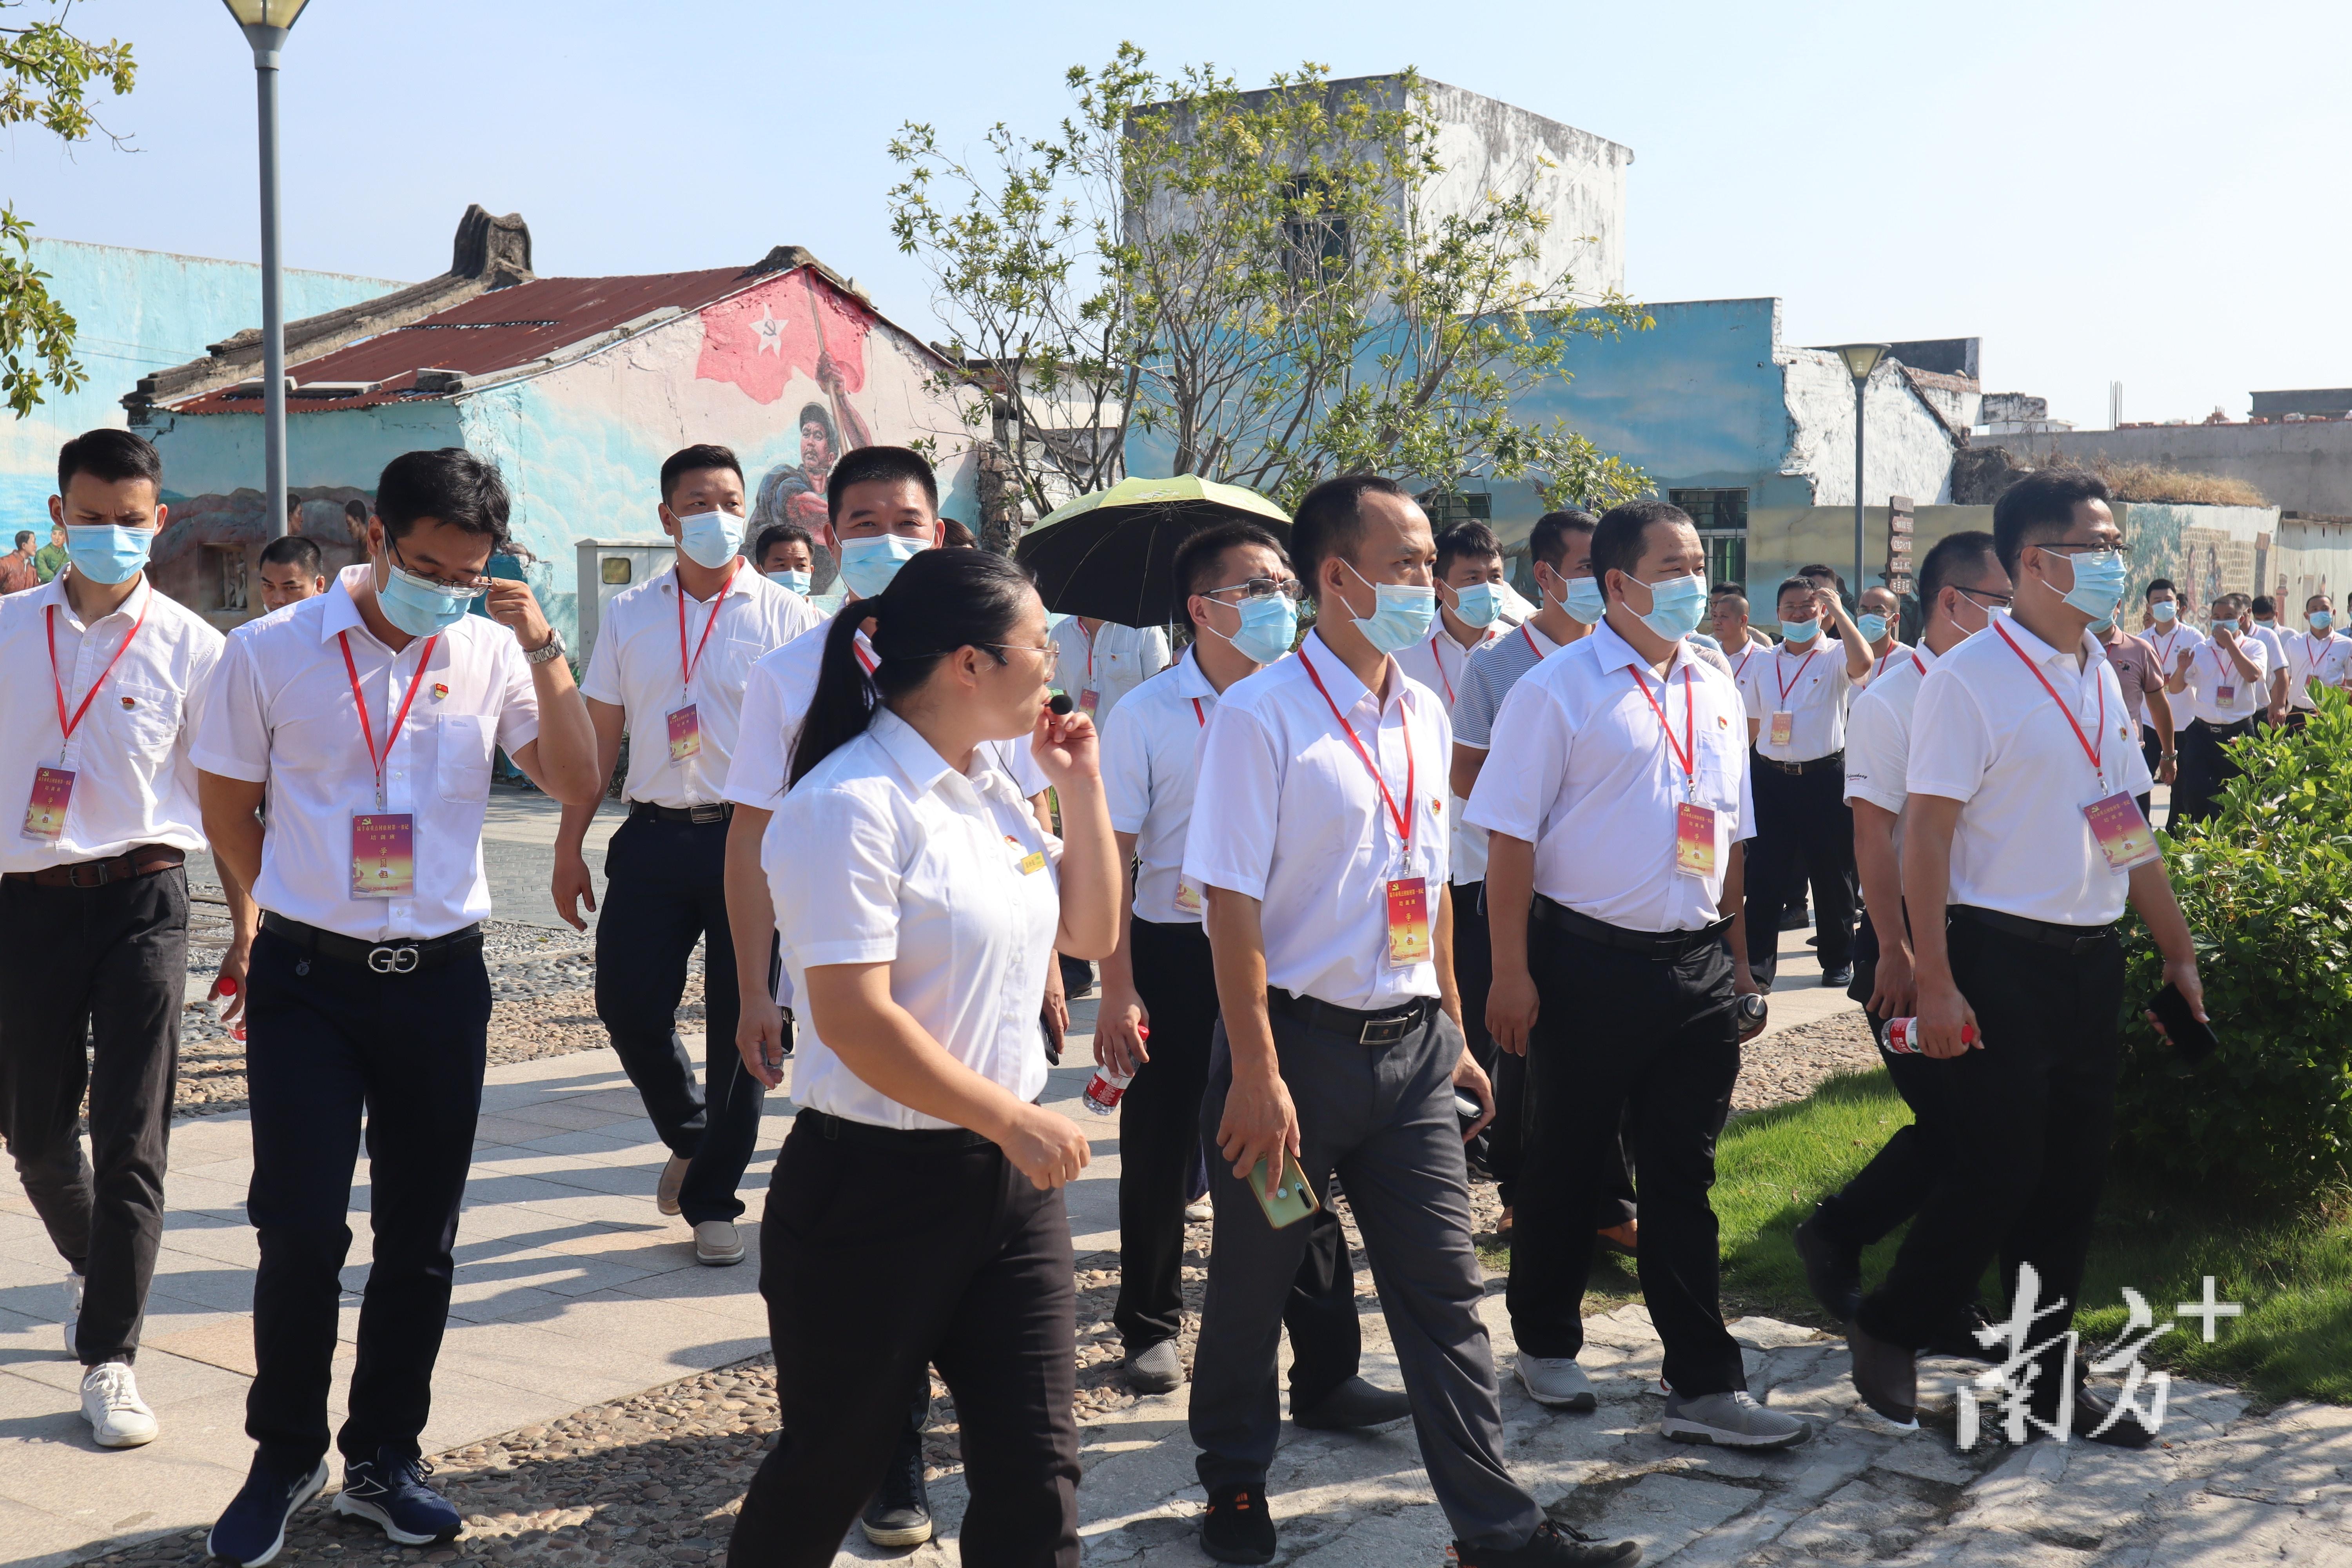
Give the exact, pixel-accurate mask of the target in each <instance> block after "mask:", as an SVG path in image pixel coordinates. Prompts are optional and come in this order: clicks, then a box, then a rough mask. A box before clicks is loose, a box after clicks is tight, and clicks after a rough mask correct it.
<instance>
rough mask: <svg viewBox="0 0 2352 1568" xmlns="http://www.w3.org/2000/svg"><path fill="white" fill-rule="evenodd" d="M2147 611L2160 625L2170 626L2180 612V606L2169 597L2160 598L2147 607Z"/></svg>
mask: <svg viewBox="0 0 2352 1568" xmlns="http://www.w3.org/2000/svg"><path fill="white" fill-rule="evenodd" d="M2147 613H2148V614H2149V615H2150V616H2154V617H2155V618H2156V624H2157V625H2158V626H2170V625H2171V624H2172V617H2173V616H2177V615H2179V613H2180V607H2179V605H2175V604H2174V603H2173V602H2172V601H2171V600H2169V599H2158V601H2157V602H2156V603H2155V604H2153V605H2149V606H2148V607H2147Z"/></svg>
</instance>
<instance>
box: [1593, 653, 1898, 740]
mask: <svg viewBox="0 0 2352 1568" xmlns="http://www.w3.org/2000/svg"><path fill="white" fill-rule="evenodd" d="M1621 640H1622V639H1621ZM1739 684H1740V689H1741V694H1742V696H1743V697H1744V698H1745V699H1746V701H1747V707H1748V717H1749V718H1751V719H1754V720H1756V721H1758V723H1759V725H1760V728H1759V729H1758V730H1757V731H1756V749H1757V751H1758V752H1760V753H1762V754H1763V755H1765V756H1767V757H1769V758H1771V759H1772V760H1773V761H1774V762H1776V763H1810V762H1811V761H1812V760H1813V759H1815V758H1816V757H1826V756H1828V755H1829V754H1830V753H1831V752H1834V751H1837V750H1839V749H1841V748H1842V747H1843V746H1844V744H1845V713H1846V704H1847V703H1848V702H1850V701H1852V700H1853V691H1854V685H1853V679H1852V678H1851V677H1849V676H1848V675H1847V674H1846V672H1845V648H1844V646H1843V644H1840V643H1835V642H1832V641H1831V640H1830V639H1829V638H1827V637H1814V638H1813V640H1812V644H1811V647H1809V648H1808V649H1807V650H1806V651H1805V652H1803V653H1792V652H1790V648H1789V645H1788V644H1786V643H1782V644H1780V646H1779V647H1776V648H1774V649H1773V650H1772V651H1771V652H1769V653H1764V652H1760V651H1759V653H1758V654H1757V655H1756V657H1755V658H1752V659H1749V660H1748V662H1747V665H1746V667H1745V672H1744V673H1743V674H1742V675H1741V676H1740V677H1739ZM1783 712H1785V713H1788V714H1790V716H1791V717H1790V728H1789V740H1788V742H1787V743H1786V744H1775V743H1774V742H1773V740H1772V715H1773V714H1775V713H1783Z"/></svg>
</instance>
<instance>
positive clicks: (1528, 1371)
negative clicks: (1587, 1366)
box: [1517, 1351, 1601, 1410]
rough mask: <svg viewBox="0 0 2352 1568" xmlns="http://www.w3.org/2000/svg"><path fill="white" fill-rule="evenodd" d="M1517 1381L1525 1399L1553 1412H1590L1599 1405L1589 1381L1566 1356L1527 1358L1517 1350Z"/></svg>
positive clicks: (1526, 1355)
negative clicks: (1526, 1393) (1546, 1407)
mask: <svg viewBox="0 0 2352 1568" xmlns="http://www.w3.org/2000/svg"><path fill="white" fill-rule="evenodd" d="M1517 1366H1518V1373H1519V1381H1520V1382H1521V1383H1522V1384H1526V1385H1527V1390H1528V1398H1529V1399H1532V1400H1534V1401H1535V1402H1536V1403H1537V1404H1538V1405H1547V1406H1549V1407H1550V1408H1551V1409H1554V1410H1591V1409H1592V1408H1593V1407H1595V1406H1596V1405H1599V1404H1600V1403H1601V1398H1600V1395H1598V1394H1594V1393H1593V1392H1592V1380H1591V1378H1589V1377H1587V1376H1585V1375H1584V1369H1583V1368H1582V1367H1580V1366H1579V1365H1577V1364H1576V1358H1575V1357H1574V1356H1568V1355H1529V1354H1528V1352H1525V1351H1521V1352H1519V1353H1518V1357H1517Z"/></svg>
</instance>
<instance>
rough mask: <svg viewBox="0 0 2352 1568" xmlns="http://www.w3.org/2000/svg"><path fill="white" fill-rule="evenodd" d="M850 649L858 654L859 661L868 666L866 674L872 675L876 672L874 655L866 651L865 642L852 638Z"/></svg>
mask: <svg viewBox="0 0 2352 1568" xmlns="http://www.w3.org/2000/svg"><path fill="white" fill-rule="evenodd" d="M849 651H850V652H852V653H854V654H856V656H857V662H858V663H860V664H862V665H864V666H865V667H866V674H868V675H871V674H873V673H874V656H873V655H872V654H870V653H867V652H866V647H865V645H864V644H863V643H860V642H858V641H857V640H856V639H855V638H852V639H851V641H850V644H849Z"/></svg>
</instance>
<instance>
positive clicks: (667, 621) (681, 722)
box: [552, 445, 819, 1268]
mask: <svg viewBox="0 0 2352 1568" xmlns="http://www.w3.org/2000/svg"><path fill="white" fill-rule="evenodd" d="M658 495H659V498H660V499H659V500H658V502H657V504H656V508H655V521H656V522H657V523H658V524H659V525H660V527H661V531H663V532H664V533H665V534H667V535H668V536H669V539H670V541H671V542H672V544H673V545H674V546H675V547H676V549H677V558H676V561H675V562H674V563H673V564H672V565H671V567H670V568H669V570H667V571H666V572H659V573H656V574H654V575H653V576H651V577H649V578H647V579H646V580H645V581H644V582H642V583H639V584H635V586H633V587H630V588H627V589H625V590H623V591H622V592H621V593H619V594H617V595H614V597H613V598H612V599H611V600H609V601H608V602H607V603H606V604H605V605H604V610H603V612H602V614H601V616H600V617H599V620H598V625H597V631H596V646H595V647H594V648H593V650H592V651H591V652H590V654H589V657H588V669H587V673H586V674H585V675H583V677H582V678H581V695H582V696H583V697H584V698H585V699H586V700H587V703H588V717H589V720H590V721H591V722H592V723H593V724H594V725H595V728H596V766H597V770H598V775H599V776H600V777H604V778H610V777H611V776H612V774H613V770H614V768H615V767H616V766H618V765H619V762H620V755H621V743H622V742H623V740H624V739H625V740H626V741H627V742H628V748H629V776H628V779H627V781H626V782H625V784H624V785H623V788H622V796H623V798H624V799H625V800H626V801H627V802H628V819H627V820H626V821H625V822H624V823H623V824H622V825H621V826H620V827H619V828H618V829H617V830H615V831H614V835H613V838H612V843H611V844H610V846H609V847H607V848H606V850H605V854H604V876H605V882H604V912H603V914H602V915H601V916H600V917H599V918H598V920H597V921H596V1016H597V1017H598V1019H600V1020H601V1021H602V1022H603V1023H604V1027H605V1029H606V1031H607V1032H608V1033H610V1035H611V1036H612V1040H613V1052H614V1055H615V1056H617V1057H619V1058H621V1066H622V1067H623V1068H625V1070H626V1071H627V1072H628V1075H629V1081H630V1082H631V1083H632V1084H634V1085H635V1086H636V1090H637V1096H638V1098H639V1099H640V1100H642V1101H644V1103H645V1108H646V1115H647V1116H648V1117H650V1118H651V1119H652V1121H653V1124H654V1131H656V1133H657V1134H659V1136H660V1138H661V1141H662V1142H663V1143H664V1144H666V1145H667V1147H668V1149H669V1159H668V1162H667V1163H666V1164H664V1165H663V1167H662V1172H661V1176H660V1178H659V1180H658V1181H657V1182H656V1184H655V1189H654V1202H655V1206H656V1208H657V1209H659V1210H660V1212H661V1213H663V1214H666V1215H681V1216H682V1217H683V1218H684V1219H685V1221H686V1223H687V1225H688V1227H690V1229H691V1230H692V1232H693V1237H694V1258H695V1261H696V1262H698V1263H702V1264H707V1265H709V1266H711V1267H713V1268H724V1267H727V1266H730V1265H732V1264H737V1263H740V1262H741V1261H743V1258H744V1247H743V1238H742V1237H741V1235H740V1233H739V1232H738V1231H737V1230H736V1228H735V1221H736V1220H737V1219H738V1218H740V1216H741V1215H742V1213H743V1201H742V1199H740V1198H739V1197H737V1196H736V1195H735V1189H736V1187H737V1186H738V1185H739V1184H740V1183H741V1182H742V1179H743V1172H744V1169H745V1167H747V1166H748V1165H749V1164H750V1163H751V1152H752V1150H753V1148H754V1147H755V1146H756V1145H757V1144H758V1142H759V1139H760V1116H761V1110H763V1109H764V1106H765V1102H766V1089H765V1087H764V1086H763V1085H762V1084H761V1082H760V1080H759V1079H755V1078H753V1077H752V1076H751V1069H750V1068H748V1067H747V1066H746V1065H745V1064H744V1062H743V1059H742V1057H741V1056H740V1054H739V1053H738V1052H737V1051H736V1050H735V1048H734V1047H735V1023H736V1013H737V1005H738V997H737V991H736V964H735V943H734V941H733V938H732V937H731V935H730V931H729V926H728V921H727V837H728V821H729V818H730V816H732V814H733V811H732V808H731V807H730V805H728V804H727V773H728V763H729V760H730V758H731V757H733V755H734V754H735V751H736V744H737V738H738V736H739V734H740V712H741V710H742V705H743V688H744V684H745V682H746V680H747V679H749V676H750V672H751V664H752V662H753V661H754V660H755V659H757V658H760V657H761V656H762V655H764V654H766V653H768V652H770V651H771V650H772V649H775V648H779V647H783V646H784V644H786V643H788V642H790V641H792V640H793V638H794V637H798V636H800V635H801V634H802V633H803V632H805V631H807V630H808V629H810V628H811V627H812V626H815V625H817V623H818V620H819V616H817V613H816V612H815V611H814V610H813V609H811V608H810V607H809V603H808V601H807V600H806V599H803V598H802V597H801V596H800V595H798V594H794V593H792V592H789V591H788V590H786V589H785V588H783V587H782V586H781V585H780V584H775V583H772V582H770V581H769V580H768V579H767V578H766V577H763V576H761V574H759V573H758V572H756V571H752V570H750V569H748V568H747V567H746V565H745V563H744V561H743V556H742V545H743V528H744V512H745V506H744V500H743V470H742V467H741V465H740V463H738V462H737V461H736V458H735V454H734V453H733V452H731V451H730V450H728V449H727V448H726V447H716V446H707V445H698V446H692V447H683V448H681V449H680V450H678V451H677V452H673V453H672V454H670V456H669V458H667V460H666V461H665V462H664V463H663V464H662V467H661V478H660V488H659V490H658ZM596 809H597V802H595V801H589V802H587V803H585V804H583V805H572V806H566V807H565V808H564V810H563V819H562V825H561V826H559V827H558V828H557V829H556V835H555V873H554V881H553V884H552V889H553V894H554V899H555V912H556V913H557V914H558V915H561V916H562V918H563V920H564V921H566V922H567V923H569V924H570V925H571V926H572V928H573V929H575V930H579V931H585V930H586V929H587V922H586V921H584V920H583V919H582V918H581V915H580V910H579V905H580V904H581V902H582V901H583V900H584V901H585V902H586V904H587V906H588V908H589V910H591V911H593V910H595V909H596V889H595V884H594V882H593V880H592V879H590V877H589V874H588V862H587V860H586V858H584V857H583V854H582V847H583V844H584V843H585V842H586V838H587V834H588V829H589V827H590V826H591V825H592V824H593V822H594V821H595V818H596ZM697 945H700V946H702V948H703V977H702V978H703V1018H704V1029H703V1056H704V1063H703V1079H704V1081H703V1083H701V1084H698V1083H696V1081H695V1077H694V1058H692V1057H691V1056H690V1055H688V1052H687V1048H686V1042H685V1040H684V1039H683V1038H682V1037H680V1036H679V1034H678V1029H677V1007H678V1003H679V1002H680V1000H681V999H682V998H683V997H684V995H685V992H686V976H687V963H688V960H689V959H691V958H692V957H693V955H694V950H695V948H696V946H697Z"/></svg>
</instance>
